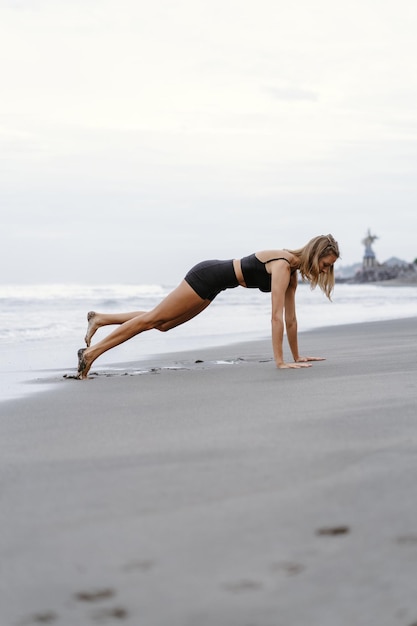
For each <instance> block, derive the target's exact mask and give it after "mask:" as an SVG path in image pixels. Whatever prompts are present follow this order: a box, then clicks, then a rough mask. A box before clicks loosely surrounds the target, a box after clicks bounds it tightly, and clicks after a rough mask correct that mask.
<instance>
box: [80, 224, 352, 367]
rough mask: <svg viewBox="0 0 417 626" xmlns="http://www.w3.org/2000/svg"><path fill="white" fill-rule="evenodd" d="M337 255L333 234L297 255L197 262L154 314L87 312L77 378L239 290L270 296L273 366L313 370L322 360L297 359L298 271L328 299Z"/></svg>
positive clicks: (313, 241)
mask: <svg viewBox="0 0 417 626" xmlns="http://www.w3.org/2000/svg"><path fill="white" fill-rule="evenodd" d="M339 256H340V253H339V246H338V244H337V241H335V239H334V238H333V237H332V235H319V236H318V237H314V238H313V239H311V240H310V241H309V242H308V243H307V244H306V245H305V246H303V247H302V248H298V249H296V250H286V249H283V250H262V251H261V252H256V254H251V255H250V256H246V257H243V258H242V259H230V260H228V261H218V260H214V261H203V262H202V263H198V264H197V265H195V266H194V267H193V268H192V269H191V270H190V271H189V272H188V274H187V275H186V276H185V278H184V280H183V281H182V282H181V283H180V284H179V285H178V287H176V289H174V291H172V292H171V293H170V294H168V296H167V297H166V298H164V300H162V302H160V303H159V304H158V305H157V306H156V307H155V308H154V309H152V311H133V312H130V313H114V314H113V313H97V312H95V311H90V312H89V313H88V316H87V319H88V328H87V334H86V336H85V342H86V344H87V348H82V349H81V350H79V351H78V374H77V378H79V379H84V378H87V377H88V372H89V370H90V368H91V365H92V364H93V363H94V361H95V360H96V359H97V358H98V357H99V356H101V355H102V354H103V353H104V352H106V351H107V350H110V349H111V348H114V347H115V346H118V345H120V344H121V343H123V342H125V341H127V340H128V339H131V338H132V337H134V336H135V335H138V334H139V333H142V332H144V331H145V330H151V329H152V328H155V329H157V330H160V331H162V332H166V331H168V330H171V328H175V327H176V326H179V325H180V324H184V322H187V321H188V320H190V319H192V318H193V317H195V316H196V315H198V314H199V313H201V312H202V311H203V310H204V309H205V308H206V307H208V305H209V304H210V303H211V302H212V301H213V300H214V298H215V297H216V296H217V295H218V294H219V293H220V292H221V291H223V290H225V289H233V288H234V287H238V286H239V285H240V286H241V287H248V288H257V289H260V290H261V291H265V292H271V296H272V347H273V352H274V358H275V363H276V366H277V367H278V368H279V369H288V368H296V369H298V368H301V367H311V364H310V363H309V361H322V360H324V359H323V358H322V357H313V356H300V354H299V351H298V340H297V317H296V312H295V293H296V289H297V283H298V272H300V275H301V278H302V279H303V280H305V281H308V282H309V283H310V286H311V288H312V289H314V288H315V287H316V286H317V285H318V286H319V287H320V289H321V290H322V291H323V292H324V294H325V295H326V296H327V297H328V298H329V300H330V296H331V293H332V290H333V287H334V270H333V265H334V263H335V261H336V260H337V259H338V258H339ZM284 321H285V328H286V331H287V339H288V344H289V347H290V350H291V353H292V356H293V359H294V362H293V363H286V362H285V361H284V357H283V346H282V344H283V337H284ZM111 324H118V325H119V328H117V329H115V330H114V331H113V332H112V333H110V334H109V335H108V336H107V337H105V338H104V339H102V340H101V341H99V342H98V343H96V344H95V345H93V346H92V345H91V339H92V337H93V335H94V333H95V332H96V331H97V330H98V329H99V328H101V327H102V326H107V325H111Z"/></svg>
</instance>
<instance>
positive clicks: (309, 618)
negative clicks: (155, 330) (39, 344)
mask: <svg viewBox="0 0 417 626" xmlns="http://www.w3.org/2000/svg"><path fill="white" fill-rule="evenodd" d="M300 344H301V346H302V353H303V354H311V355H314V356H325V357H327V360H326V361H323V362H320V363H315V364H314V366H313V367H312V368H310V369H305V370H277V369H276V368H275V366H274V364H273V362H272V360H271V347H270V343H269V341H265V342H254V343H250V344H249V343H248V344H242V345H237V346H228V347H224V348H215V349H209V350H207V349H204V350H198V349H196V350H195V351H194V352H193V353H187V354H182V355H176V356H172V355H170V356H169V357H167V358H166V359H165V360H164V359H162V358H159V359H158V360H155V361H154V362H152V363H148V364H143V363H138V364H126V365H125V366H121V370H120V372H119V373H118V374H117V375H115V373H114V372H113V374H112V375H110V374H109V375H106V373H105V372H103V373H101V374H100V375H99V376H94V377H93V378H92V379H91V380H87V381H76V380H64V379H63V378H62V375H61V374H60V375H59V377H58V376H57V377H56V379H55V380H52V381H51V384H52V387H53V388H52V389H51V390H50V391H47V392H42V393H38V394H35V395H33V396H31V397H30V398H27V397H26V398H23V399H21V400H17V401H13V402H8V403H3V404H2V405H1V406H0V445H1V454H0V504H1V513H0V515H1V520H0V521H1V533H0V568H1V571H0V587H1V597H0V624H1V626H31V625H33V624H54V625H55V624H56V625H57V626H61V625H62V626H83V625H84V624H86V625H87V624H109V625H111V624H126V625H129V626H130V625H131V626H307V625H308V626H396V625H399V626H412V625H415V624H417V375H416V374H417V354H416V348H417V320H415V319H407V320H399V321H389V322H377V323H369V324H358V325H351V326H342V327H340V326H339V327H333V328H327V329H322V330H316V331H312V332H309V333H305V334H303V335H301V336H300ZM74 361H75V355H74ZM196 361H200V362H198V363H196ZM216 361H222V363H217V362H216ZM167 365H171V366H175V368H172V369H169V368H168V369H167V368H165V366H167ZM74 366H75V362H74ZM93 371H94V368H93ZM144 371H146V372H147V373H139V372H144Z"/></svg>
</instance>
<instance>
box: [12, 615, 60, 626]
mask: <svg viewBox="0 0 417 626" xmlns="http://www.w3.org/2000/svg"><path fill="white" fill-rule="evenodd" d="M57 620H58V615H57V614H56V613H54V612H53V611H45V613H35V615H32V616H31V617H29V618H28V619H27V620H25V621H24V622H20V624H21V626H29V625H31V624H52V623H53V622H56V621H57Z"/></svg>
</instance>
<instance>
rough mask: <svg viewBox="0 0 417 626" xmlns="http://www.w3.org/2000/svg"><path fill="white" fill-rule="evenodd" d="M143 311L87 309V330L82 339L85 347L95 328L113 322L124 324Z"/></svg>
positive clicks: (95, 330)
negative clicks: (98, 311) (99, 311)
mask: <svg viewBox="0 0 417 626" xmlns="http://www.w3.org/2000/svg"><path fill="white" fill-rule="evenodd" d="M143 313H145V311H131V312H130V313H97V311H89V313H88V314H87V322H88V326H87V332H86V335H85V337H84V341H85V343H86V344H87V347H88V346H89V345H90V343H91V340H92V338H93V336H94V335H95V333H96V332H97V330H98V329H99V328H101V327H102V326H111V325H113V324H124V323H125V322H128V321H129V320H131V319H133V318H134V317H138V315H142V314H143Z"/></svg>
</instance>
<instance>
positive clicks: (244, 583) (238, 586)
mask: <svg viewBox="0 0 417 626" xmlns="http://www.w3.org/2000/svg"><path fill="white" fill-rule="evenodd" d="M222 587H223V589H226V591H230V592H231V593H245V592H247V591H259V589H261V588H262V584H261V583H259V582H257V581H256V580H237V581H236V582H233V583H225V584H224V585H222Z"/></svg>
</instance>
